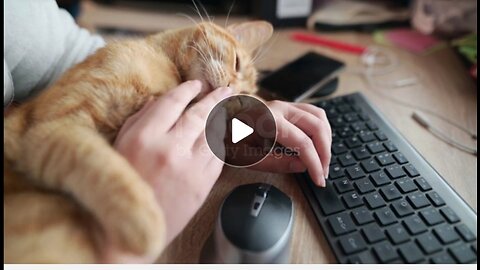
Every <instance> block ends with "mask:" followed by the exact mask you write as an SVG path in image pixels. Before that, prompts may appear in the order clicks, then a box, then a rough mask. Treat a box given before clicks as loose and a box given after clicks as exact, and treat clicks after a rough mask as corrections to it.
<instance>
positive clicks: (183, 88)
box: [140, 81, 202, 131]
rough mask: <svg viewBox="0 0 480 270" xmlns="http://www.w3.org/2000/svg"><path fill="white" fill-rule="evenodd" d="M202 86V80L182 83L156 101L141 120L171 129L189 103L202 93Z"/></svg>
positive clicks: (161, 128) (159, 129)
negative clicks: (146, 115)
mask: <svg viewBox="0 0 480 270" xmlns="http://www.w3.org/2000/svg"><path fill="white" fill-rule="evenodd" d="M201 88H202V84H201V82H200V81H187V82H184V83H182V84H180V85H179V86H177V87H175V88H173V89H172V90H170V91H169V92H167V93H166V94H165V95H163V96H162V97H160V98H159V99H158V100H157V101H155V103H154V105H152V106H150V107H149V108H148V109H147V112H146V113H145V114H148V117H143V118H142V119H141V120H140V121H142V122H144V123H142V124H153V123H154V124H155V129H156V130H158V131H168V130H170V129H171V128H172V126H173V125H174V124H175V123H176V122H177V121H178V119H179V118H180V116H181V115H182V113H183V112H184V111H185V108H186V107H187V106H188V104H190V102H191V101H192V100H193V99H194V98H195V97H196V96H197V95H198V94H199V93H200V90H201ZM153 119H154V120H155V121H153Z"/></svg>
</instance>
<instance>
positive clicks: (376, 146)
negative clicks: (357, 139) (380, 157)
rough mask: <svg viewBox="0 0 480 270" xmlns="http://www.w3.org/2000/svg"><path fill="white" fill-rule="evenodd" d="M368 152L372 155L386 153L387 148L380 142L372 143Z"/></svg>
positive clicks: (368, 145) (368, 146)
mask: <svg viewBox="0 0 480 270" xmlns="http://www.w3.org/2000/svg"><path fill="white" fill-rule="evenodd" d="M367 148H368V151H370V153H372V154H377V153H381V152H383V151H385V147H383V145H382V144H381V143H379V142H372V143H369V144H367Z"/></svg>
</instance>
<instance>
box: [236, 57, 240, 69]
mask: <svg viewBox="0 0 480 270" xmlns="http://www.w3.org/2000/svg"><path fill="white" fill-rule="evenodd" d="M239 71H240V59H239V58H238V55H237V54H235V72H239Z"/></svg>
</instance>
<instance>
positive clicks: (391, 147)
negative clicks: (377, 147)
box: [383, 142, 398, 152]
mask: <svg viewBox="0 0 480 270" xmlns="http://www.w3.org/2000/svg"><path fill="white" fill-rule="evenodd" d="M383 145H384V146H385V148H386V149H387V150H388V152H395V151H397V150H398V149H397V147H396V146H395V144H393V143H392V142H384V143H383Z"/></svg>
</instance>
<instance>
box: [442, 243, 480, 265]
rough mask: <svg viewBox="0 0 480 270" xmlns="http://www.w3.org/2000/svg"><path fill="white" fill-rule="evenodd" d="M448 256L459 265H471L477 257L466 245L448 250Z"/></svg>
mask: <svg viewBox="0 0 480 270" xmlns="http://www.w3.org/2000/svg"><path fill="white" fill-rule="evenodd" d="M448 251H449V252H450V254H452V256H453V257H454V258H455V260H457V262H459V263H471V262H474V261H475V260H476V259H477V255H476V254H475V253H473V251H472V250H471V249H470V248H469V247H468V245H458V246H455V247H451V248H449V249H448Z"/></svg>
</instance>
